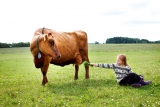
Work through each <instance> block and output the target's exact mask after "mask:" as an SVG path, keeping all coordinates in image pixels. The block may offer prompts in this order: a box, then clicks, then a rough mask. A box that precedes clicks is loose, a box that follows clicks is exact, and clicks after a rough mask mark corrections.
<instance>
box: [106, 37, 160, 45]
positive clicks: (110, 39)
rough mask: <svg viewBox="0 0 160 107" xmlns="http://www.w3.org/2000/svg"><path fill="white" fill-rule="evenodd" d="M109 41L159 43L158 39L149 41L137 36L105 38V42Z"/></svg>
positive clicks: (117, 42) (116, 42)
mask: <svg viewBox="0 0 160 107" xmlns="http://www.w3.org/2000/svg"><path fill="white" fill-rule="evenodd" d="M109 43H115V44H119V43H123V44H127V43H160V41H149V40H147V39H138V38H128V37H113V38H109V39H107V40H106V44H109Z"/></svg>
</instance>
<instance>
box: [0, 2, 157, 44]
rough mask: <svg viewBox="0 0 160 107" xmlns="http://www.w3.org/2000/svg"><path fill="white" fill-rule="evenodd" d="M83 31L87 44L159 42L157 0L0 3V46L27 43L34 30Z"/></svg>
mask: <svg viewBox="0 0 160 107" xmlns="http://www.w3.org/2000/svg"><path fill="white" fill-rule="evenodd" d="M42 27H46V28H50V29H53V30H57V31H65V32H70V31H74V30H83V31H85V32H86V33H87V35H88V42H89V43H94V42H95V41H98V42H100V43H105V42H106V40H107V38H112V37H117V36H121V37H130V38H139V39H148V40H149V41H156V40H160V0H0V42H2V43H17V42H30V41H31V39H32V36H33V33H34V31H35V30H36V29H38V28H42Z"/></svg>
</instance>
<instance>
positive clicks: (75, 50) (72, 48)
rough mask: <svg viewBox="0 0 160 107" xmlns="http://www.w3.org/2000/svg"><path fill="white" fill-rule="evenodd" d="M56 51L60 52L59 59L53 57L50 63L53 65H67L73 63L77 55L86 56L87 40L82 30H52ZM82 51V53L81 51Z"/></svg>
mask: <svg viewBox="0 0 160 107" xmlns="http://www.w3.org/2000/svg"><path fill="white" fill-rule="evenodd" d="M52 34H53V36H54V38H55V43H56V45H57V47H58V51H59V52H60V54H61V58H60V59H53V60H52V61H51V63H53V64H55V65H61V66H64V65H68V64H70V63H74V59H75V57H77V55H80V56H83V55H87V57H88V41H87V35H86V33H85V32H84V31H75V32H56V31H52ZM82 52H83V53H82Z"/></svg>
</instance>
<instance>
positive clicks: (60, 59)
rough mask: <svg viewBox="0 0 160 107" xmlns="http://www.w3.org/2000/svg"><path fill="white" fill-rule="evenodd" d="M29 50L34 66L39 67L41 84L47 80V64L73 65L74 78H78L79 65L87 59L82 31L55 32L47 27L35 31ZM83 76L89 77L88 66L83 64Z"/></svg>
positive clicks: (84, 37)
mask: <svg viewBox="0 0 160 107" xmlns="http://www.w3.org/2000/svg"><path fill="white" fill-rule="evenodd" d="M30 51H31V53H32V55H33V58H34V64H35V67H36V68H41V72H42V74H43V80H42V85H45V84H46V83H47V82H48V79H47V76H46V74H47V70H48V67H49V64H50V63H51V64H54V65H59V66H65V65H69V64H73V65H75V76H74V79H75V80H76V79H78V70H79V65H80V64H82V62H83V61H88V62H89V58H88V40H87V35H86V33H85V32H84V31H75V32H57V31H55V30H51V29H48V28H39V29H37V30H36V31H35V33H34V36H33V39H32V41H31V43H30ZM85 70H86V73H85V78H86V79H87V78H89V67H88V66H85Z"/></svg>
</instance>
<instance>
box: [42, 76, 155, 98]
mask: <svg viewBox="0 0 160 107" xmlns="http://www.w3.org/2000/svg"><path fill="white" fill-rule="evenodd" d="M45 88H46V89H47V90H48V91H50V92H51V93H54V94H59V95H72V96H79V95H82V94H86V93H90V92H92V91H93V92H98V91H106V90H108V91H109V90H114V91H120V90H133V91H134V90H135V92H136V91H144V90H145V91H151V90H152V91H153V85H152V84H151V85H147V86H143V87H140V88H134V87H131V86H120V85H119V84H118V83H117V82H116V81H115V80H114V79H107V80H96V79H87V80H82V81H81V80H80V81H79V80H72V81H68V82H67V83H60V84H52V83H48V84H47V85H46V86H45Z"/></svg>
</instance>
